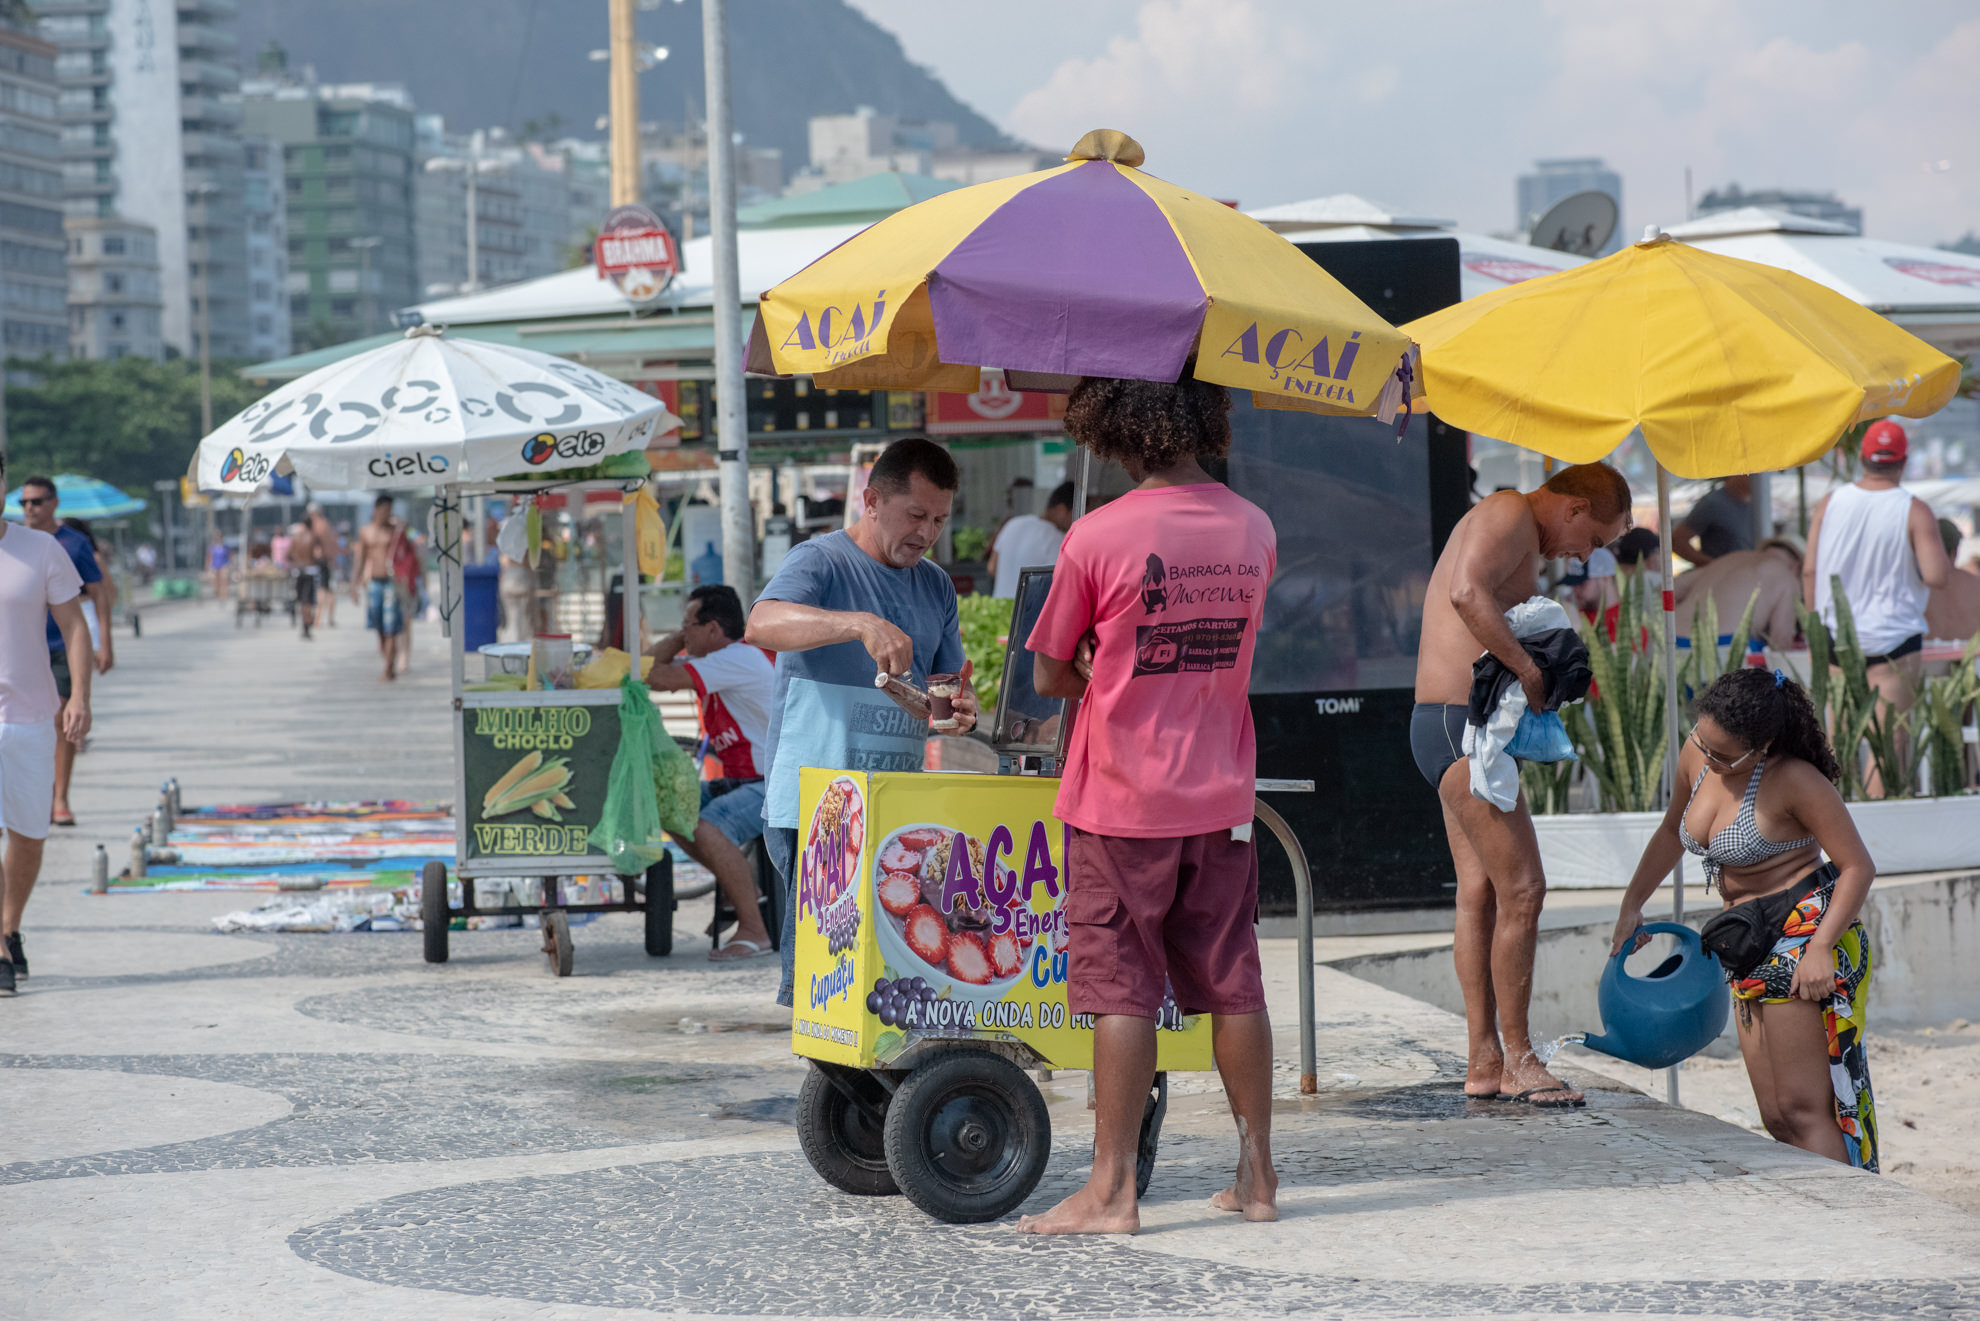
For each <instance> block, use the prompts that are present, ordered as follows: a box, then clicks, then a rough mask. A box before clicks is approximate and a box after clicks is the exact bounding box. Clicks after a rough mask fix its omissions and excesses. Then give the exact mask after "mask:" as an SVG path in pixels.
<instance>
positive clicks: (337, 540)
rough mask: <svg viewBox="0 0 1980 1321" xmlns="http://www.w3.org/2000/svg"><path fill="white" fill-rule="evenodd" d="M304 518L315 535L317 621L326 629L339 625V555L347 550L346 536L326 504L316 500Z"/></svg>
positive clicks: (305, 512) (307, 509) (310, 504)
mask: <svg viewBox="0 0 1980 1321" xmlns="http://www.w3.org/2000/svg"><path fill="white" fill-rule="evenodd" d="M303 519H304V521H305V522H307V523H308V524H309V530H310V531H311V532H312V533H314V534H315V542H316V607H317V622H319V623H320V624H322V625H323V627H325V628H335V627H336V626H337V557H338V556H339V555H341V554H342V553H343V547H344V539H343V538H342V537H340V536H338V535H337V529H336V527H335V526H333V525H332V524H331V522H330V517H329V515H327V514H325V513H324V512H323V506H322V505H320V504H318V503H317V502H316V501H314V500H312V501H310V502H309V505H308V507H307V508H306V509H304V511H303Z"/></svg>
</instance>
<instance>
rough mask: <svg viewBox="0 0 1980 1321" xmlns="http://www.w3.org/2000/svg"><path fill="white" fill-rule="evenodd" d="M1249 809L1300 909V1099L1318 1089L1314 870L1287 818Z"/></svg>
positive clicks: (1306, 783) (1296, 787)
mask: <svg viewBox="0 0 1980 1321" xmlns="http://www.w3.org/2000/svg"><path fill="white" fill-rule="evenodd" d="M1256 792H1257V793H1260V794H1264V793H1307V794H1310V793H1312V792H1313V781H1311V780H1259V781H1258V782H1257V785H1256ZM1252 806H1253V807H1254V808H1255V809H1256V814H1257V817H1258V819H1259V820H1260V821H1263V822H1264V823H1265V828H1266V829H1267V830H1269V831H1271V832H1272V834H1273V836H1274V837H1275V838H1277V840H1278V841H1279V844H1280V845H1281V847H1283V848H1284V849H1285V851H1286V860H1287V861H1288V862H1290V863H1291V864H1292V874H1293V894H1294V896H1295V900H1296V902H1297V904H1298V908H1299V1090H1300V1094H1301V1095H1303V1096H1312V1095H1314V1094H1315V1093H1317V1092H1318V1091H1319V1090H1320V1080H1319V1062H1318V1060H1319V1049H1318V1044H1317V1042H1316V1040H1315V1036H1314V1026H1313V871H1312V869H1311V868H1310V867H1308V866H1307V864H1306V850H1305V849H1303V848H1301V847H1300V846H1299V840H1298V838H1297V837H1296V836H1295V835H1294V834H1293V832H1292V827H1291V826H1289V825H1287V824H1286V819H1285V818H1284V817H1282V816H1280V815H1279V814H1278V812H1277V811H1275V810H1274V809H1273V808H1272V807H1271V805H1270V804H1268V803H1267V802H1266V801H1265V800H1264V799H1263V798H1257V797H1254V799H1253V802H1252Z"/></svg>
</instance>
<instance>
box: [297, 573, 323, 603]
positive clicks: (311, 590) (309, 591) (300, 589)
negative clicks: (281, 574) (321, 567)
mask: <svg viewBox="0 0 1980 1321" xmlns="http://www.w3.org/2000/svg"><path fill="white" fill-rule="evenodd" d="M317 572H318V571H317V568H316V566H315V565H314V564H310V565H305V566H304V567H303V568H300V569H297V570H296V604H297V605H299V606H302V607H303V608H304V609H306V610H313V609H315V608H316V575H317Z"/></svg>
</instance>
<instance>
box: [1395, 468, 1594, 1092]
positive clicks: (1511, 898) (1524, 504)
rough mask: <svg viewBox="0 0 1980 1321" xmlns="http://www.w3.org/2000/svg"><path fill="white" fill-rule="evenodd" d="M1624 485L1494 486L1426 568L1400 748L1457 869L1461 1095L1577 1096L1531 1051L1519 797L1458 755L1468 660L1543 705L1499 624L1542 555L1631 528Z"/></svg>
mask: <svg viewBox="0 0 1980 1321" xmlns="http://www.w3.org/2000/svg"><path fill="white" fill-rule="evenodd" d="M1629 508H1630V501H1629V483H1628V482H1626V481H1624V480H1623V477H1622V474H1621V473H1619V472H1617V471H1616V470H1615V469H1614V468H1611V467H1609V466H1608V465H1607V464H1602V463H1583V464H1577V465H1575V466H1574V467H1571V468H1563V469H1561V470H1560V471H1559V472H1557V473H1555V474H1554V475H1553V476H1552V477H1550V478H1548V479H1547V483H1546V485H1544V486H1542V487H1541V488H1540V489H1539V490H1537V491H1532V492H1529V493H1527V494H1525V495H1521V494H1520V493H1519V492H1517V491H1496V492H1494V493H1493V494H1491V495H1489V496H1487V497H1486V498H1485V499H1483V500H1481V501H1479V502H1478V504H1476V505H1474V506H1473V507H1472V509H1471V511H1470V512H1469V513H1467V514H1466V515H1465V516H1464V517H1463V518H1461V519H1459V520H1458V524H1457V526H1456V527H1455V528H1453V529H1452V530H1451V536H1450V540H1449V541H1448V542H1446V543H1445V546H1444V553H1443V554H1442V555H1440V556H1438V557H1437V566H1436V568H1435V569H1433V570H1432V571H1431V574H1430V586H1429V590H1428V595H1427V597H1426V599H1425V601H1424V604H1423V636H1422V640H1421V642H1420V643H1419V644H1418V648H1417V654H1416V709H1415V710H1414V711H1413V712H1412V713H1411V715H1410V722H1409V743H1410V752H1411V753H1412V754H1413V755H1414V757H1415V759H1416V768H1417V770H1418V771H1420V772H1422V775H1423V778H1424V779H1425V780H1427V781H1429V783H1430V787H1431V788H1432V789H1434V790H1436V792H1437V797H1438V800H1439V801H1440V802H1441V803H1442V804H1443V809H1444V833H1445V835H1446V836H1447V837H1448V838H1449V841H1450V848H1451V863H1452V865H1453V866H1454V867H1455V868H1456V870H1457V933H1456V940H1455V942H1454V943H1453V946H1452V955H1453V957H1454V959H1455V960H1456V964H1457V977H1458V983H1459V985H1460V986H1461V987H1462V988H1463V991H1464V1011H1465V1024H1466V1028H1467V1030H1468V1034H1469V1037H1470V1061H1469V1064H1468V1066H1467V1068H1466V1071H1465V1083H1464V1091H1465V1095H1467V1096H1478V1097H1509V1098H1511V1099H1515V1100H1527V1101H1531V1102H1532V1103H1534V1104H1535V1105H1542V1106H1564V1105H1578V1104H1580V1103H1581V1101H1582V1096H1581V1093H1579V1092H1577V1091H1575V1090H1574V1089H1573V1088H1571V1087H1567V1086H1565V1085H1563V1084H1562V1083H1561V1081H1560V1080H1559V1079H1558V1078H1556V1077H1554V1076H1553V1075H1552V1074H1551V1073H1549V1072H1547V1069H1546V1067H1545V1066H1544V1065H1543V1064H1542V1063H1541V1062H1540V1059H1539V1057H1538V1056H1536V1055H1535V1054H1534V1053H1533V1039H1532V1035H1531V1032H1530V1030H1529V1028H1528V1026H1527V1017H1526V1015H1527V1006H1528V1002H1529V1001H1530V1000H1531V999H1532V995H1533V950H1534V946H1535V944H1536V942H1537V941H1538V939H1539V934H1540V905H1541V903H1542V901H1543V900H1544V899H1545V898H1546V891H1547V880H1546V877H1545V875H1544V874H1543V873H1542V872H1541V868H1540V843H1539V840H1538V838H1537V837H1536V836H1535V835H1534V833H1533V818H1532V817H1531V816H1530V815H1529V814H1528V812H1527V809H1526V798H1525V795H1523V794H1522V795H1521V796H1520V798H1519V799H1518V801H1517V802H1516V803H1515V804H1514V807H1513V810H1512V811H1510V812H1502V811H1500V810H1499V809H1498V808H1496V807H1494V806H1493V805H1492V804H1490V803H1487V802H1484V801H1482V800H1480V799H1478V798H1474V797H1473V796H1472V793H1471V774H1470V766H1469V764H1468V759H1467V758H1466V757H1465V754H1464V751H1463V748H1464V726H1465V717H1466V705H1467V703H1468V702H1469V700H1470V694H1471V666H1472V662H1473V661H1475V660H1477V659H1478V656H1479V653H1480V652H1490V653H1491V654H1492V655H1493V656H1496V657H1497V658H1498V659H1499V661H1500V662H1501V663H1502V664H1504V665H1505V667H1506V668H1507V669H1508V670H1511V671H1512V672H1513V674H1515V675H1516V676H1518V678H1519V683H1520V687H1521V688H1522V689H1524V690H1525V692H1526V701H1527V705H1528V708H1529V709H1531V710H1535V711H1541V710H1545V709H1546V700H1545V699H1546V696H1547V694H1546V691H1545V689H1546V684H1545V680H1544V677H1543V676H1542V674H1541V671H1540V668H1539V666H1537V665H1536V664H1535V663H1534V661H1533V658H1532V657H1531V656H1529V655H1527V653H1526V649H1525V648H1524V647H1522V646H1521V645H1520V643H1519V640H1518V639H1517V638H1516V637H1514V636H1513V632H1512V629H1511V627H1510V626H1509V625H1508V624H1507V623H1506V616H1505V612H1506V611H1507V610H1510V609H1511V608H1512V607H1513V606H1515V605H1518V604H1519V603H1521V602H1522V601H1525V600H1526V599H1527V598H1529V597H1531V596H1532V595H1533V594H1534V592H1535V590H1536V588H1537V586H1538V584H1537V581H1536V577H1535V563H1536V561H1537V560H1538V559H1541V558H1546V559H1554V558H1558V557H1562V556H1573V557H1576V558H1586V557H1587V556H1588V555H1589V554H1591V553H1592V552H1593V551H1594V550H1595V548H1596V547H1598V546H1606V545H1607V544H1608V543H1610V542H1612V541H1614V540H1615V539H1616V538H1617V537H1618V536H1620V535H1622V532H1623V529H1624V528H1626V527H1627V526H1628V524H1629Z"/></svg>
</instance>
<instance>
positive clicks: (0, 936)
mask: <svg viewBox="0 0 1980 1321" xmlns="http://www.w3.org/2000/svg"><path fill="white" fill-rule="evenodd" d="M6 487H7V460H6V456H5V455H0V497H4V496H5V495H6ZM37 489H42V488H40V487H39V485H38V486H37ZM45 489H46V490H47V494H48V495H49V496H50V497H52V496H53V494H54V490H53V487H52V486H49V487H47V488H45ZM21 494H22V497H23V499H22V501H21V503H22V506H23V510H24V512H25V510H26V509H27V508H29V507H30V506H28V504H27V499H28V497H30V495H31V494H32V493H31V492H29V491H27V490H25V489H24V490H23V491H22V492H21ZM49 507H50V508H52V500H51V504H50V506H49ZM82 590H83V582H82V575H81V574H80V573H78V572H77V570H76V565H75V561H74V560H73V559H72V558H71V556H70V553H69V551H68V549H67V548H66V547H64V546H63V545H62V544H61V543H60V542H58V541H57V540H56V539H55V537H54V536H53V535H52V534H50V533H48V532H45V531H42V530H40V529H37V528H34V527H28V526H24V525H21V524H14V523H7V522H5V521H0V835H4V836H5V837H6V851H5V853H4V855H0V995H12V994H13V993H14V991H15V986H16V982H17V980H18V979H19V978H23V977H26V976H27V972H28V961H27V946H26V944H25V943H24V942H23V941H22V939H21V917H22V915H23V914H24V913H25V912H26V910H27V901H28V895H29V894H30V893H31V892H32V891H33V890H34V883H35V880H36V879H37V878H38V877H39V876H40V875H41V849H42V844H43V842H44V841H45V840H46V839H47V838H48V826H49V822H50V820H51V819H52V818H53V815H54V812H53V808H54V802H55V749H56V746H57V745H58V744H59V743H67V744H69V745H70V746H71V747H74V746H75V745H77V744H80V743H81V742H82V741H83V739H84V738H85V737H86V736H87V735H88V734H89V685H90V672H91V671H90V665H89V663H88V661H87V660H85V661H84V662H83V663H82V664H80V665H78V666H76V667H75V669H74V671H73V674H72V676H71V680H70V687H69V691H68V692H66V693H62V692H58V691H57V689H56V686H55V671H54V666H53V663H52V657H53V654H54V653H53V652H52V651H51V650H50V649H49V647H48V646H47V644H46V634H45V632H44V625H45V622H46V621H47V620H50V619H52V620H53V621H54V623H53V627H54V629H55V630H56V632H57V633H58V634H59V635H60V636H61V638H62V644H63V649H64V650H65V651H67V652H68V653H69V654H71V655H74V656H83V657H87V656H88V655H89V626H88V625H87V624H86V623H84V622H83V613H82V606H81V604H80V603H79V602H80V598H81V596H82Z"/></svg>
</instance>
